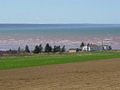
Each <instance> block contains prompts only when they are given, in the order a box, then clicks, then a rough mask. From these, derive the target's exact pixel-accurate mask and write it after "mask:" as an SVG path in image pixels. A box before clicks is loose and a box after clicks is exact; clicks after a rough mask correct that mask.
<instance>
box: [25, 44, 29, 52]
mask: <svg viewBox="0 0 120 90" xmlns="http://www.w3.org/2000/svg"><path fill="white" fill-rule="evenodd" d="M25 52H27V53H30V50H29V46H28V45H26V46H25Z"/></svg>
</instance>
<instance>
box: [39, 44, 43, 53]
mask: <svg viewBox="0 0 120 90" xmlns="http://www.w3.org/2000/svg"><path fill="white" fill-rule="evenodd" d="M39 50H40V53H41V52H42V50H43V47H42V44H40V45H39Z"/></svg>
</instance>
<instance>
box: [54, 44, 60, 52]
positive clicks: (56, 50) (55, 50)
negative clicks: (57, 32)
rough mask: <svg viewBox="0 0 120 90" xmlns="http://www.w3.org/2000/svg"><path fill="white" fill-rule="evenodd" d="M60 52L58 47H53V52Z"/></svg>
mask: <svg viewBox="0 0 120 90" xmlns="http://www.w3.org/2000/svg"><path fill="white" fill-rule="evenodd" d="M60 51H61V48H60V46H56V45H55V46H54V48H53V52H60Z"/></svg>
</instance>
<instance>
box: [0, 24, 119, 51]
mask: <svg viewBox="0 0 120 90" xmlns="http://www.w3.org/2000/svg"><path fill="white" fill-rule="evenodd" d="M82 41H84V42H86V43H96V44H101V43H102V42H104V44H109V45H112V47H113V48H114V49H116V48H117V49H118V48H120V25H89V24H81V25H80V24H76V25H72V24H71V25H70V24H69V25H60V24H59V25H55V24H53V25H49V24H48V25H47V24H46V25H44V24H42V25H23V24H21V25H20V24H18V25H16V24H1V25H0V49H1V50H4V49H10V48H12V49H16V48H18V47H19V46H21V47H24V46H25V45H26V44H27V45H29V46H30V48H31V49H32V48H33V46H35V45H36V44H43V46H44V45H45V44H46V43H50V44H51V45H52V46H54V45H66V47H79V45H80V43H81V42H82Z"/></svg>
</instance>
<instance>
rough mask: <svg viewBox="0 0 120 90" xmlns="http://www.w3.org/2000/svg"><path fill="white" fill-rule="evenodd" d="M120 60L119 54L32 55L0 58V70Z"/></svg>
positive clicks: (113, 52)
mask: <svg viewBox="0 0 120 90" xmlns="http://www.w3.org/2000/svg"><path fill="white" fill-rule="evenodd" d="M112 58H120V52H115V51H109V52H79V53H65V54H62V55H60V54H51V55H44V54H43V55H32V56H28V57H11V58H10V57H9V58H0V70H7V69H14V68H24V67H33V66H44V65H52V64H65V63H73V62H86V61H92V60H102V59H112Z"/></svg>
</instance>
